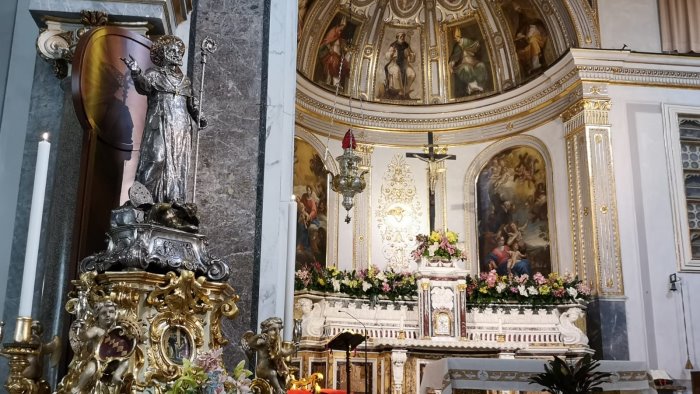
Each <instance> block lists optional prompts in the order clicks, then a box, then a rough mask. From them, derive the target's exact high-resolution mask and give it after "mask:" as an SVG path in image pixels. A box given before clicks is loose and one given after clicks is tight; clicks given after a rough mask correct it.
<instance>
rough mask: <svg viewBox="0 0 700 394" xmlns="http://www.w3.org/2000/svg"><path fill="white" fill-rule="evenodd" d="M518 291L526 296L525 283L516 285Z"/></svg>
mask: <svg viewBox="0 0 700 394" xmlns="http://www.w3.org/2000/svg"><path fill="white" fill-rule="evenodd" d="M518 293H520V295H521V296H523V297H527V296H528V294H527V289H526V288H525V285H520V286H518Z"/></svg>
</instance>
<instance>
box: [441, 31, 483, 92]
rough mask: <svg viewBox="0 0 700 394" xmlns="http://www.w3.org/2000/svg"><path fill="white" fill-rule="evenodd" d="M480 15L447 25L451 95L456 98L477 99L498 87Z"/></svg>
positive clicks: (448, 70) (448, 90)
mask: <svg viewBox="0 0 700 394" xmlns="http://www.w3.org/2000/svg"><path fill="white" fill-rule="evenodd" d="M479 25H480V24H479V23H478V21H477V19H476V18H470V19H467V20H464V21H460V22H458V23H454V24H449V25H447V24H446V25H444V34H445V35H446V37H445V43H446V44H447V48H446V49H447V51H446V53H447V56H448V58H447V59H446V62H445V63H446V65H447V75H448V76H449V78H447V82H448V88H447V95H448V98H449V99H450V100H452V101H464V100H473V99H476V98H480V97H484V96H486V95H489V94H491V93H492V92H493V91H494V77H493V72H492V70H491V64H492V62H491V58H490V56H491V55H490V53H489V48H488V41H487V40H485V39H484V34H483V32H482V31H481V28H480V26H479Z"/></svg>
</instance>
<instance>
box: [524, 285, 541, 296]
mask: <svg viewBox="0 0 700 394" xmlns="http://www.w3.org/2000/svg"><path fill="white" fill-rule="evenodd" d="M527 292H528V293H529V294H530V295H537V294H540V292H539V291H537V289H536V288H535V286H530V287H528V288H527Z"/></svg>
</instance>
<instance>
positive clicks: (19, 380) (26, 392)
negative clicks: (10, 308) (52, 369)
mask: <svg viewBox="0 0 700 394" xmlns="http://www.w3.org/2000/svg"><path fill="white" fill-rule="evenodd" d="M3 326H4V323H3V322H0V341H2V337H3V330H2V328H4V327H3ZM41 333H42V329H41V324H39V322H38V321H36V320H32V319H31V318H29V317H22V316H20V317H18V318H17V323H16V326H15V337H14V342H11V343H5V344H3V345H2V349H1V350H0V355H2V356H3V357H5V358H7V360H8V363H9V367H10V371H9V374H8V376H7V381H5V389H7V392H8V393H10V394H48V393H51V387H50V386H49V384H48V382H46V380H44V378H43V377H42V374H43V359H44V357H45V356H46V355H48V354H52V355H53V357H52V366H55V362H57V361H58V358H59V356H60V352H59V350H60V339H59V338H58V337H54V338H53V340H52V341H51V342H49V343H46V344H44V343H42V342H41Z"/></svg>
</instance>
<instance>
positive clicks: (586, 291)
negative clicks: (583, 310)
mask: <svg viewBox="0 0 700 394" xmlns="http://www.w3.org/2000/svg"><path fill="white" fill-rule="evenodd" d="M576 290H578V292H579V293H580V294H583V295H589V294H591V288H590V287H589V286H588V285H587V284H585V283H583V282H581V283H579V284H577V285H576Z"/></svg>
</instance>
